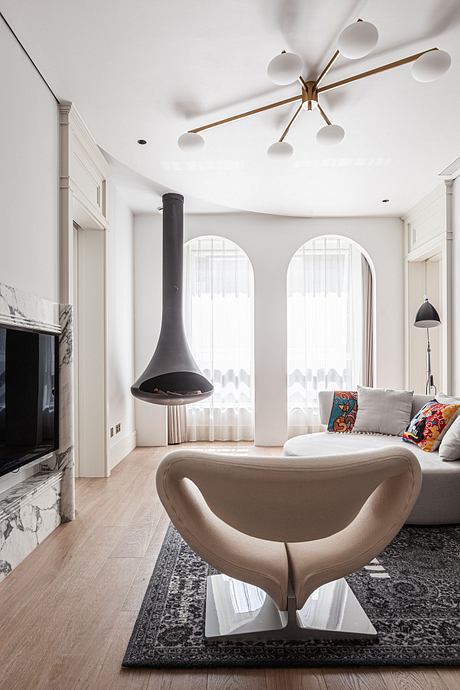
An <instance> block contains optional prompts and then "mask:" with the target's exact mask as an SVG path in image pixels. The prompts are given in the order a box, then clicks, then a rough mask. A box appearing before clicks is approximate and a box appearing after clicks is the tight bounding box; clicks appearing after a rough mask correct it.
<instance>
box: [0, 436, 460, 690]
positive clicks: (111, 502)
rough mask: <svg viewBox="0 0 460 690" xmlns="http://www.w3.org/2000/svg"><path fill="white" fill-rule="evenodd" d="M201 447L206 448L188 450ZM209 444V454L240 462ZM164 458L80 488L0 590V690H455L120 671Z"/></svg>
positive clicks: (422, 673) (285, 673) (438, 681)
mask: <svg viewBox="0 0 460 690" xmlns="http://www.w3.org/2000/svg"><path fill="white" fill-rule="evenodd" d="M191 445H192V446H193V447H195V448H196V447H203V446H206V447H209V446H210V445H211V444H191ZM246 448H247V446H246V445H245V444H213V448H212V449H213V450H216V449H220V450H223V449H225V450H228V451H230V452H236V453H240V452H241V453H246V452H249V453H254V452H259V453H266V454H270V455H272V454H275V453H277V452H278V451H277V449H273V448H269V449H268V448H267V449H261V448H259V449H257V450H256V449H254V448H250V449H249V450H246ZM165 452H166V450H165V449H152V448H139V449H136V450H135V451H134V452H133V453H131V454H130V455H129V456H128V458H126V460H124V461H123V462H122V463H121V464H120V465H119V466H118V467H117V468H116V469H115V470H114V472H113V474H112V477H111V478H110V479H80V480H78V482H77V508H78V516H77V519H76V520H75V521H74V522H72V523H68V524H66V525H61V527H59V529H57V530H56V531H55V532H54V533H53V534H52V535H51V536H50V537H49V538H48V539H47V540H46V541H45V542H44V543H43V544H42V545H41V546H40V547H39V548H37V549H36V550H35V552H34V553H32V554H31V555H30V556H29V557H28V558H27V559H26V560H25V561H24V562H23V563H22V564H21V565H20V566H19V567H18V568H17V569H16V570H15V571H14V572H13V573H12V574H11V575H10V576H9V577H8V578H7V579H6V580H5V581H4V582H3V583H1V584H0V659H1V672H0V688H1V690H28V689H29V688H30V689H32V688H33V689H34V690H42V689H46V690H73V689H74V688H79V689H84V688H87V689H89V690H93V689H94V690H106V689H107V690H109V689H110V690H118V689H120V690H141V689H145V690H153V689H155V690H167V689H168V690H361V689H365V690H387V689H388V690H412V689H413V690H458V688H460V670H459V669H454V668H410V669H399V668H368V669H366V668H359V669H358V668H353V669H344V668H341V669H340V668H338V669H305V670H304V669H293V670H290V669H286V670H285V669H267V670H263V669H261V670H259V669H257V670H251V669H246V670H244V669H241V670H238V669H233V670H228V669H222V670H210V671H209V672H207V671H206V670H197V671H155V670H147V669H145V670H137V669H129V670H128V669H122V668H121V667H120V664H121V660H122V657H123V654H124V651H125V648H126V645H127V642H128V639H129V636H130V634H131V631H132V628H133V625H134V622H135V620H136V616H137V612H138V610H139V607H140V605H141V601H142V598H143V595H144V592H145V588H146V586H147V583H148V580H149V578H150V575H151V573H152V570H153V566H154V563H155V559H156V556H157V553H158V551H159V548H160V546H161V543H162V540H163V536H164V533H165V530H166V527H167V525H168V520H167V518H166V516H165V513H164V511H163V509H162V507H161V505H160V503H159V501H158V498H157V497H156V494H155V484H154V475H155V468H156V466H157V464H158V462H159V461H160V460H161V458H162V457H163V455H164V454H165Z"/></svg>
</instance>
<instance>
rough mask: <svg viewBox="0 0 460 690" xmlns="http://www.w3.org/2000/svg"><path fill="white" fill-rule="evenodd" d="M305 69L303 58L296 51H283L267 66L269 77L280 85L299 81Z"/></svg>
mask: <svg viewBox="0 0 460 690" xmlns="http://www.w3.org/2000/svg"><path fill="white" fill-rule="evenodd" d="M302 70H303V62H302V59H301V58H300V57H299V56H298V55H296V54H295V53H286V52H284V51H283V52H282V53H281V54H280V55H276V56H275V57H274V58H273V59H272V60H270V62H269V63H268V67H267V75H268V78H269V79H271V80H272V82H274V83H275V84H278V86H285V85H286V84H292V83H293V82H294V81H297V79H298V78H299V76H300V74H301V72H302Z"/></svg>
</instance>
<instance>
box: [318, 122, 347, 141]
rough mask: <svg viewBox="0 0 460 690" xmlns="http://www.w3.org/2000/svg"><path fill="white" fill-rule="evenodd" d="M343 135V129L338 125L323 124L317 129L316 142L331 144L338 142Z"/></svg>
mask: <svg viewBox="0 0 460 690" xmlns="http://www.w3.org/2000/svg"><path fill="white" fill-rule="evenodd" d="M344 136H345V130H344V129H343V127H341V126H340V125H325V126H324V127H321V129H319V130H318V131H317V133H316V141H317V142H318V144H325V145H327V146H333V145H335V144H340V142H341V141H342V139H343V138H344Z"/></svg>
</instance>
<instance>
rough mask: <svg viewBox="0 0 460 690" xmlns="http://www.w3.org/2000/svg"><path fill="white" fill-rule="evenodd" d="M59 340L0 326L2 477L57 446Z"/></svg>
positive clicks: (0, 459) (0, 461)
mask: <svg viewBox="0 0 460 690" xmlns="http://www.w3.org/2000/svg"><path fill="white" fill-rule="evenodd" d="M58 342H59V339H58V336H56V335H53V334H50V333H42V332H39V331H32V330H27V329H20V328H11V327H4V326H0V476H1V475H3V474H7V473H8V472H12V471H13V470H16V469H18V468H19V467H21V466H22V465H26V464H27V463H29V462H32V461H33V460H36V459H37V458H40V457H42V456H43V455H47V454H48V453H51V452H52V451H54V450H56V449H57V448H58V447H59V404H58V391H59V380H58V379H59V370H58V362H57V352H58Z"/></svg>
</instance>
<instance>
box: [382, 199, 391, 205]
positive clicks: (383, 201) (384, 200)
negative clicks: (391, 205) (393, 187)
mask: <svg viewBox="0 0 460 690" xmlns="http://www.w3.org/2000/svg"><path fill="white" fill-rule="evenodd" d="M389 201H390V200H389V199H382V204H388V202H389Z"/></svg>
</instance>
